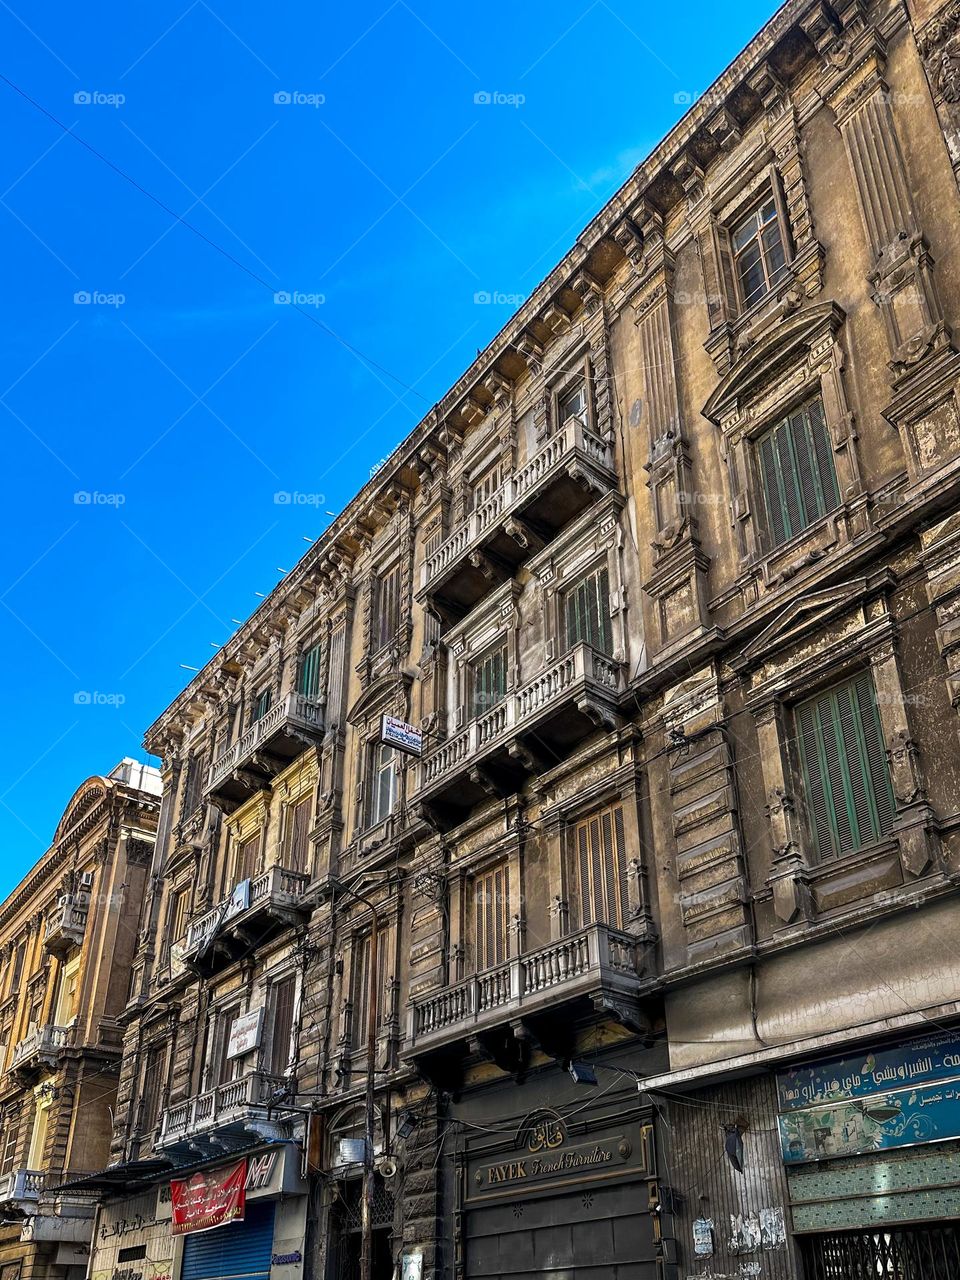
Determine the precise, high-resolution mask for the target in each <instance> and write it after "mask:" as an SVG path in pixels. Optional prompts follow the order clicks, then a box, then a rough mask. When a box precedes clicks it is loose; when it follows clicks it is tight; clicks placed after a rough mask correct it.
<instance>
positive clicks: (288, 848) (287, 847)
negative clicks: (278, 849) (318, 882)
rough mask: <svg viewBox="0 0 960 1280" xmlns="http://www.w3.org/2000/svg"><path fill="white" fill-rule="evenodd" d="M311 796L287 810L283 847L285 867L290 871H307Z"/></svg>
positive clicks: (305, 797)
mask: <svg viewBox="0 0 960 1280" xmlns="http://www.w3.org/2000/svg"><path fill="white" fill-rule="evenodd" d="M311 807H312V801H311V797H310V796H304V798H303V799H302V800H298V801H297V803H296V804H295V805H293V806H291V807H290V808H288V809H287V817H286V827H287V829H286V837H285V839H284V847H283V865H284V866H285V867H286V868H287V870H288V871H301V872H302V871H306V869H307V861H308V856H307V855H308V851H309V844H310V841H309V837H310V810H311Z"/></svg>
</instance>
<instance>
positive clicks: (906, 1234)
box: [801, 1224, 960, 1280]
mask: <svg viewBox="0 0 960 1280" xmlns="http://www.w3.org/2000/svg"><path fill="white" fill-rule="evenodd" d="M801 1240H802V1245H801V1247H802V1250H803V1254H804V1261H805V1264H806V1267H805V1269H806V1274H807V1276H808V1277H809V1280H956V1278H957V1277H958V1276H960V1226H956V1225H950V1224H944V1225H943V1226H935V1227H933V1226H931V1227H899V1228H895V1229H892V1230H889V1231H862V1232H861V1231H857V1232H853V1231H849V1232H848V1231H845V1232H841V1233H837V1234H836V1235H824V1236H813V1237H810V1238H807V1239H803V1237H801Z"/></svg>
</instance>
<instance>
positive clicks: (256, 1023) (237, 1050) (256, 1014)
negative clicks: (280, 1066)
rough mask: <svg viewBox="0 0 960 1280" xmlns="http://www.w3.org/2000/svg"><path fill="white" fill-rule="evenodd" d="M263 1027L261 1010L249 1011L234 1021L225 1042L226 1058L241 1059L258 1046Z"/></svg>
mask: <svg viewBox="0 0 960 1280" xmlns="http://www.w3.org/2000/svg"><path fill="white" fill-rule="evenodd" d="M262 1026H263V1009H262V1008H261V1009H251V1011H250V1012H249V1013H245V1014H244V1015H243V1016H242V1017H240V1018H236V1019H235V1020H234V1023H233V1026H232V1027H231V1028H230V1039H229V1040H228V1042H227V1057H228V1058H242V1057H243V1055H244V1054H245V1053H249V1052H250V1051H251V1049H256V1048H257V1047H258V1046H259V1044H260V1028H261V1027H262Z"/></svg>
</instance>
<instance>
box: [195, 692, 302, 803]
mask: <svg viewBox="0 0 960 1280" xmlns="http://www.w3.org/2000/svg"><path fill="white" fill-rule="evenodd" d="M323 710H324V704H323V703H322V702H318V701H317V700H316V699H314V698H307V697H305V696H304V695H303V694H302V693H288V694H287V696H286V697H285V698H282V699H281V700H280V701H279V702H278V703H277V704H276V706H273V707H270V709H269V710H268V711H266V712H265V713H264V715H262V716H261V717H260V719H259V720H255V721H254V723H253V724H252V725H251V726H250V727H249V729H247V731H246V732H245V733H243V734H241V735H240V737H239V738H238V739H237V740H236V742H234V743H233V744H232V745H231V746H229V747H228V748H227V749H226V751H224V752H223V754H222V755H220V756H218V757H217V759H216V760H214V762H213V765H212V766H211V769H210V773H209V776H208V778H207V785H206V788H205V792H204V793H205V795H206V796H207V798H208V799H209V800H212V801H213V803H214V804H216V805H217V806H218V807H219V808H221V809H223V810H225V811H226V812H227V813H229V812H231V811H232V810H233V809H235V808H236V807H237V806H238V805H240V804H242V803H243V801H244V800H246V799H247V798H248V797H249V796H250V795H251V794H252V793H253V792H254V791H258V790H260V789H261V788H263V787H268V786H269V785H270V782H271V780H272V779H273V778H274V777H276V775H277V774H278V773H280V772H281V771H282V770H283V769H285V768H286V767H287V765H288V764H290V763H291V761H293V760H295V759H296V758H297V756H299V755H301V754H302V753H303V751H304V750H305V748H306V747H308V746H310V745H311V744H312V743H314V742H317V741H318V740H319V739H320V738H322V737H323V731H324V730H323Z"/></svg>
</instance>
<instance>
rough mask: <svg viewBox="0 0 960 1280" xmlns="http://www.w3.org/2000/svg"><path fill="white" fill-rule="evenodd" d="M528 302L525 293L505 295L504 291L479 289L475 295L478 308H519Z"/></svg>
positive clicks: (474, 299)
mask: <svg viewBox="0 0 960 1280" xmlns="http://www.w3.org/2000/svg"><path fill="white" fill-rule="evenodd" d="M526 300H527V295H526V294H525V293H504V292H503V290H502V289H478V290H477V292H476V293H475V294H474V295H473V301H474V302H475V303H476V305H477V306H478V307H519V306H521V305H522V304H523V303H524V302H526Z"/></svg>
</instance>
